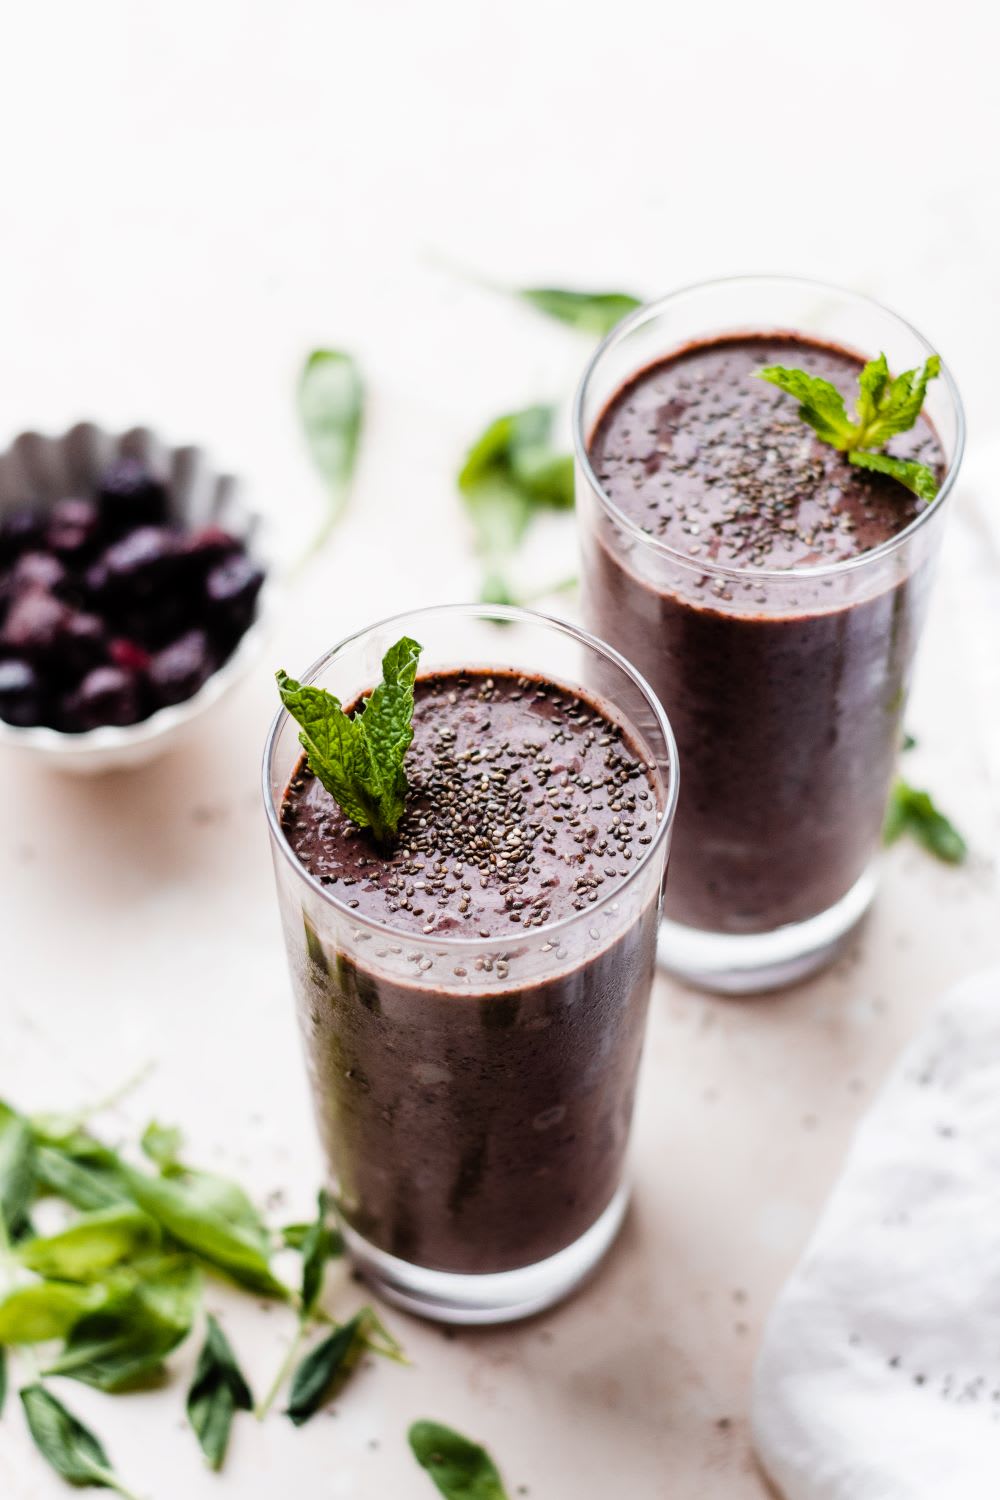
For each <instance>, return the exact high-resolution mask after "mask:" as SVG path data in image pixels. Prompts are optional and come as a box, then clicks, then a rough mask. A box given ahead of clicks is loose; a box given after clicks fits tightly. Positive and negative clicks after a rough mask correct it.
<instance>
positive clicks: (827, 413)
mask: <svg viewBox="0 0 1000 1500" xmlns="http://www.w3.org/2000/svg"><path fill="white" fill-rule="evenodd" d="M757 373H758V375H759V376H760V378H761V379H762V380H767V381H770V383H771V384H772V385H776V386H777V387H778V389H779V390H782V391H784V392H785V393H786V395H789V396H794V398H795V399H796V401H798V403H799V416H800V417H801V418H802V420H803V421H804V422H808V423H809V426H810V427H811V428H812V429H813V431H814V432H815V433H816V434H817V436H818V437H820V438H821V439H822V440H823V442H824V443H829V444H830V445H831V447H833V448H836V449H838V451H839V452H841V453H846V454H847V457H848V459H849V460H850V462H851V463H852V464H856V465H857V466H858V467H859V468H862V469H870V470H874V471H875V472H876V473H879V474H889V475H891V476H892V478H893V479H897V480H898V481H899V483H900V484H904V485H905V486H906V488H907V489H908V490H912V491H913V493H914V494H915V495H918V496H919V497H920V499H921V500H926V501H928V502H930V501H931V500H933V499H934V497H935V496H936V495H937V492H938V488H939V486H938V480H937V475H936V474H935V473H934V472H933V470H932V469H929V468H928V467H927V466H926V464H918V463H914V462H913V461H912V460H909V459H902V458H893V457H892V455H891V454H888V453H884V452H881V451H880V450H881V449H882V448H884V446H885V444H886V443H887V442H888V441H889V440H890V438H893V437H895V436H896V435H897V434H898V433H900V432H908V431H909V429H910V428H911V427H912V426H913V424H914V423H915V422H916V420H917V418H918V417H919V416H920V412H921V410H922V408H923V404H924V399H925V397H926V395H927V387H928V385H929V383H930V382H931V381H932V380H934V379H936V377H937V376H938V375H939V374H940V373H941V360H940V358H939V357H938V355H936V354H932V355H930V357H929V358H928V359H927V361H926V363H925V364H924V366H923V368H922V369H920V370H904V371H903V373H902V375H897V376H895V378H894V377H893V376H892V375H890V373H889V364H888V361H887V360H886V357H885V355H884V354H880V355H879V357H878V359H872V360H869V361H868V363H867V364H866V365H865V367H864V369H863V370H862V371H861V373H860V375H859V376H858V395H857V399H856V401H855V406H854V409H855V419H854V420H853V421H852V420H851V418H850V417H849V416H848V414H847V407H846V406H845V404H844V398H843V396H842V395H841V394H840V392H839V391H838V390H837V388H836V386H835V385H832V384H831V383H830V381H828V380H822V379H821V378H820V377H819V376H817V375H808V374H807V373H806V372H805V370H790V369H787V368H786V367H785V366H784V365H767V366H765V368H764V369H762V370H758V371H757Z"/></svg>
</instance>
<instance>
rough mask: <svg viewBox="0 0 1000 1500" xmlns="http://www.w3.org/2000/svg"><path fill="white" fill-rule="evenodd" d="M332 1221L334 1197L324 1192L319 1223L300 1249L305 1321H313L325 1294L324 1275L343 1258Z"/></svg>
mask: <svg viewBox="0 0 1000 1500" xmlns="http://www.w3.org/2000/svg"><path fill="white" fill-rule="evenodd" d="M329 1217H330V1195H329V1193H328V1192H327V1191H326V1189H325V1188H323V1189H321V1191H320V1193H319V1197H318V1199H317V1215H316V1219H315V1221H314V1222H313V1223H312V1224H310V1225H309V1227H308V1229H307V1230H306V1232H305V1234H304V1235H303V1237H302V1241H301V1246H300V1248H301V1252H302V1293H301V1316H302V1317H303V1318H309V1317H311V1316H312V1314H313V1313H314V1312H315V1310H316V1306H317V1303H318V1302H319V1298H320V1293H321V1292H322V1290H323V1273H324V1271H325V1270H326V1263H327V1261H328V1260H330V1259H332V1258H333V1257H334V1256H336V1255H340V1254H341V1253H342V1251H343V1248H344V1245H343V1240H342V1239H341V1237H340V1235H339V1233H338V1232H337V1230H336V1229H333V1228H331V1226H330V1223H329Z"/></svg>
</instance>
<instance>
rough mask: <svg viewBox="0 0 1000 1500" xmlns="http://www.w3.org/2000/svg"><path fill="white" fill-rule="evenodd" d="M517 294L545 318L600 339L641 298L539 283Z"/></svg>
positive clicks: (635, 305)
mask: <svg viewBox="0 0 1000 1500" xmlns="http://www.w3.org/2000/svg"><path fill="white" fill-rule="evenodd" d="M516 295H517V296H518V297H520V298H521V299H522V301H524V302H528V303H530V304H531V306H532V307H534V308H537V310H538V311H539V312H541V313H545V314H546V315H547V316H548V317H550V318H556V319H558V321H559V322H560V323H568V324H569V325H570V326H571V327H572V328H578V329H579V330H580V331H581V332H582V333H592V334H597V335H598V337H600V338H603V337H604V335H605V334H606V333H610V332H611V330H612V328H614V327H615V326H616V324H618V323H620V322H621V320H622V318H624V317H627V316H628V314H629V313H630V312H635V309H636V308H637V307H641V306H642V302H641V300H640V299H639V298H638V297H633V296H631V295H630V293H628V292H580V291H566V290H565V289H564V288H562V287H551V286H539V287H521V288H519V289H518V291H517V293H516Z"/></svg>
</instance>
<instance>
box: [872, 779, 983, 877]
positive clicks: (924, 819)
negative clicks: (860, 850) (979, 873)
mask: <svg viewBox="0 0 1000 1500" xmlns="http://www.w3.org/2000/svg"><path fill="white" fill-rule="evenodd" d="M904 833H905V834H909V836H910V837H911V838H912V839H914V840H915V841H916V842H917V843H918V844H920V845H921V846H922V847H923V848H924V849H926V850H927V852H928V854H933V855H934V857H935V859H940V860H942V861H943V862H944V863H945V864H947V865H960V864H962V863H963V862H964V860H965V857H966V855H967V854H968V852H969V847H968V845H967V844H966V842H965V839H964V838H963V837H962V835H961V834H960V833H959V831H958V829H957V828H956V827H955V825H954V824H953V823H952V822H951V820H950V819H949V818H947V817H945V815H944V813H943V812H941V811H940V809H939V808H938V807H937V806H936V805H935V803H934V799H933V798H932V797H931V795H930V793H929V792H924V791H920V790H919V789H918V788H917V787H914V786H910V784H909V782H906V781H904V780H903V779H902V777H901V776H899V777H897V778H896V780H895V781H894V782H893V786H892V791H891V792H890V793H889V805H888V807H887V808H886V814H885V823H884V825H883V829H882V838H883V841H884V842H885V843H886V844H894V843H895V842H896V840H897V839H898V838H900V837H901V836H902V835H903V834H904Z"/></svg>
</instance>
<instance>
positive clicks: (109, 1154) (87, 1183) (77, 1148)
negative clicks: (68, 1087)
mask: <svg viewBox="0 0 1000 1500" xmlns="http://www.w3.org/2000/svg"><path fill="white" fill-rule="evenodd" d="M36 1136H38V1150H37V1155H36V1167H37V1172H38V1182H39V1185H40V1187H41V1188H43V1189H46V1190H48V1191H49V1192H51V1193H56V1194H58V1196H59V1197H60V1198H65V1199H66V1201H67V1202H68V1203H72V1204H73V1206H74V1208H79V1209H83V1210H84V1212H87V1211H89V1210H92V1209H99V1208H111V1207H113V1206H114V1205H115V1204H121V1203H129V1202H131V1194H130V1191H129V1187H128V1183H127V1181H126V1177H125V1164H124V1162H123V1161H122V1159H121V1157H120V1156H119V1155H118V1154H117V1152H115V1151H112V1150H111V1149H110V1148H109V1147H108V1146H103V1145H101V1143H100V1142H99V1141H96V1140H95V1139H94V1138H93V1136H90V1135H87V1134H86V1132H84V1131H77V1132H76V1133H75V1134H74V1135H72V1136H70V1137H67V1138H65V1139H63V1140H61V1141H58V1142H57V1141H55V1139H54V1138H47V1137H46V1136H45V1135H39V1133H38V1130H37V1128H36Z"/></svg>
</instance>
